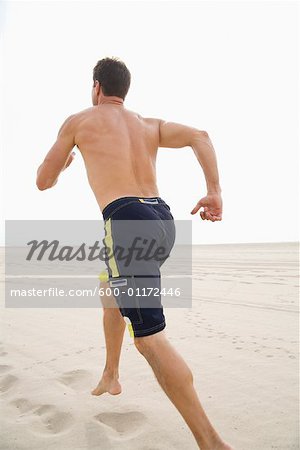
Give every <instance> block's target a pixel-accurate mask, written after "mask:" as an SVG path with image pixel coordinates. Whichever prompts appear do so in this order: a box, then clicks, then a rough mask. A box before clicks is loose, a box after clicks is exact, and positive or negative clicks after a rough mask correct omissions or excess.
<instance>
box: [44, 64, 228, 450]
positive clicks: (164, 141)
mask: <svg viewBox="0 0 300 450" xmlns="http://www.w3.org/2000/svg"><path fill="white" fill-rule="evenodd" d="M130 79H131V76H130V72H129V70H128V69H127V67H126V65H125V64H124V63H123V62H122V61H120V60H119V59H117V58H104V59H102V60H100V61H98V63H97V65H96V66H95V68H94V71H93V88H92V103H93V106H92V107H91V108H88V109H85V110H83V111H81V112H79V113H77V114H74V115H71V116H70V117H68V118H67V120H66V121H65V122H64V123H63V125H62V127H61V128H60V130H59V133H58V137H57V140H56V142H55V144H54V145H53V147H52V148H51V149H50V151H49V152H48V154H47V155H46V157H45V160H44V162H43V163H42V164H41V166H40V167H39V168H38V173H37V181H36V183H37V186H38V188H39V189H40V190H45V189H49V188H51V187H52V186H54V185H55V184H56V183H57V180H58V176H59V174H60V173H61V172H62V171H63V170H64V169H66V168H67V167H68V166H69V165H70V164H71V162H72V161H73V159H74V153H73V152H72V149H73V147H74V146H75V145H77V147H78V148H79V150H80V152H81V154H82V156H83V159H84V162H85V166H86V170H87V175H88V179H89V183H90V186H91V188H92V190H93V192H94V195H95V197H96V199H97V202H98V204H99V208H100V210H101V211H102V214H103V219H104V221H105V225H106V230H105V232H106V238H105V239H106V243H108V242H112V240H113V239H117V238H118V237H117V236H115V235H114V231H113V227H112V224H114V223H116V220H118V219H129V220H131V219H139V220H143V219H146V220H148V219H149V220H152V219H156V222H158V221H159V222H160V223H166V224H167V223H168V224H169V225H171V224H173V222H174V221H173V216H172V214H171V212H170V207H169V206H168V205H167V204H166V203H165V202H164V200H163V199H162V198H161V197H160V196H159V191H158V187H157V184H156V168H155V165H156V156H157V151H158V148H159V147H168V148H179V147H186V146H189V147H191V148H192V149H193V151H194V153H195V155H196V157H197V160H198V161H199V163H200V165H201V167H202V169H203V172H204V175H205V179H206V185H207V195H206V196H205V197H203V198H201V200H199V201H198V202H197V204H196V205H195V207H194V208H193V210H192V211H191V214H196V213H197V212H198V211H199V210H200V208H201V207H203V208H204V209H203V210H201V211H200V217H201V218H202V219H203V220H209V221H212V222H215V221H220V220H222V198H221V188H220V185H219V176H218V169H217V160H216V155H215V151H214V148H213V145H212V143H211V141H210V138H209V136H208V134H207V133H206V132H205V131H201V130H198V129H196V128H193V127H188V126H185V125H181V124H178V123H173V122H166V121H164V120H161V119H156V118H144V117H142V116H140V115H139V114H137V113H135V112H132V111H129V110H127V109H126V108H125V107H124V99H125V97H126V94H127V92H128V89H129V86H130ZM157 219H162V220H157ZM114 220H115V222H114ZM173 225H174V224H173ZM153 226H154V222H153ZM163 231H164V234H163V235H164V236H165V237H168V236H170V233H168V232H166V230H163ZM157 234H158V233H157ZM171 234H172V233H171ZM161 235H162V234H161ZM168 245H169V249H170V248H172V245H173V238H172V242H169V244H168ZM156 269H157V270H158V271H159V268H155V270H156ZM108 272H109V279H110V282H116V283H118V282H120V276H121V275H122V274H120V267H119V266H118V263H117V262H116V261H113V260H111V261H110V262H109V264H108ZM132 278H134V277H132ZM132 278H130V279H132ZM124 279H125V278H123V279H121V282H123V281H124ZM157 279H158V278H157ZM126 282H127V281H126ZM135 282H136V281H135ZM101 286H102V287H104V288H106V287H108V286H111V284H109V282H102V283H101ZM104 292H105V291H104ZM110 300H111V299H109V298H106V299H104V300H102V301H103V304H104V305H105V301H107V303H109V301H110ZM126 314H127V315H128V317H129V318H130V320H131V323H132V327H133V332H134V343H135V345H136V348H137V349H138V351H139V352H140V353H141V354H142V355H143V356H144V357H145V358H146V360H147V361H148V363H149V365H150V366H151V367H152V370H153V372H154V374H155V376H156V379H157V380H158V382H159V384H160V386H161V387H162V389H163V390H164V391H165V393H166V395H167V396H168V397H169V399H170V400H171V402H172V403H173V404H174V405H175V407H176V408H177V409H178V411H179V412H180V414H181V415H182V417H183V418H184V420H185V421H186V423H187V425H188V426H189V428H190V430H191V431H192V433H193V435H194V437H195V439H196V441H197V444H198V446H199V448H201V450H218V449H224V450H232V447H230V446H229V445H228V444H226V443H225V442H224V441H223V440H222V439H221V437H220V436H219V435H218V433H217V432H216V430H215V429H214V428H213V426H212V424H211V423H210V421H209V419H208V417H207V416H206V414H205V412H204V410H203V408H202V406H201V403H200V401H199V398H198V396H197V393H196V391H195V389H194V386H193V375H192V372H191V370H190V368H189V367H188V366H187V364H186V362H185V361H184V360H183V358H182V357H181V356H180V355H179V354H178V353H177V351H176V350H175V349H174V348H173V347H172V345H171V344H170V342H169V340H168V339H167V337H166V335H165V332H164V328H165V326H166V324H165V320H164V315H163V311H162V307H161V305H155V307H153V308H151V309H145V310H143V309H142V308H141V309H139V308H138V306H137V308H134V307H131V308H129V309H128V308H127V309H126V308H125V309H124V308H123V309H122V308H121V307H120V308H118V307H114V308H111V307H107V308H106V307H105V306H104V307H103V326H104V333H105V341H106V365H105V368H104V371H103V374H102V377H101V380H100V382H99V384H98V385H97V387H96V388H95V389H94V390H93V391H92V394H93V395H101V394H103V393H104V392H108V393H110V394H112V395H117V394H120V392H121V385H120V383H119V360H120V352H121V346H122V341H123V335H124V331H125V328H126V323H125V321H124V318H123V316H126Z"/></svg>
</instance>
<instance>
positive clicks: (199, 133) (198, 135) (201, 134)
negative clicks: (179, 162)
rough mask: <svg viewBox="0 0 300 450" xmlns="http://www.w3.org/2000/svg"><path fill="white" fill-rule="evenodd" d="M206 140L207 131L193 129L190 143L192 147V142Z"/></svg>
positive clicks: (207, 137)
mask: <svg viewBox="0 0 300 450" xmlns="http://www.w3.org/2000/svg"><path fill="white" fill-rule="evenodd" d="M207 139H209V135H208V132H207V131H204V130H198V129H195V130H194V131H193V133H192V136H191V143H192V145H193V143H194V142H197V141H203V140H207Z"/></svg>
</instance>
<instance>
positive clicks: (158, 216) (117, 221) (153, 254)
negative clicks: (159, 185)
mask: <svg viewBox="0 0 300 450" xmlns="http://www.w3.org/2000/svg"><path fill="white" fill-rule="evenodd" d="M102 215H103V220H104V231H105V237H104V239H103V244H104V249H105V254H106V255H105V263H106V266H107V272H108V282H109V286H110V288H111V291H112V294H113V296H114V298H115V299H116V302H117V305H118V307H119V310H120V312H121V314H122V316H123V317H127V322H128V324H129V330H131V335H132V336H134V337H142V336H148V335H151V334H155V333H157V332H159V331H161V330H163V329H164V328H165V326H166V321H165V316H164V313H163V306H162V303H161V274H160V267H161V265H162V264H163V263H164V262H165V260H166V259H167V258H168V257H169V256H170V252H171V250H172V248H173V245H174V242H175V236H176V232H175V224H174V217H173V216H172V214H171V211H170V207H169V205H167V203H166V202H165V201H164V200H163V199H162V198H161V197H151V198H149V197H120V198H118V199H116V200H113V201H112V202H111V203H109V204H108V205H107V206H105V208H104V209H103V211H102ZM125 320H126V319H125Z"/></svg>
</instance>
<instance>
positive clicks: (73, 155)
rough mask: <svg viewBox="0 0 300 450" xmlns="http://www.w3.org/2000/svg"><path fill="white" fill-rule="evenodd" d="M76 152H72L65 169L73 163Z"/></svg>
mask: <svg viewBox="0 0 300 450" xmlns="http://www.w3.org/2000/svg"><path fill="white" fill-rule="evenodd" d="M75 154H76V153H75V152H72V153H71V154H70V156H69V158H68V160H67V162H66V164H65V167H64V168H63V170H65V169H66V168H67V167H69V165H70V164H71V162H72V161H73V159H74V158H75Z"/></svg>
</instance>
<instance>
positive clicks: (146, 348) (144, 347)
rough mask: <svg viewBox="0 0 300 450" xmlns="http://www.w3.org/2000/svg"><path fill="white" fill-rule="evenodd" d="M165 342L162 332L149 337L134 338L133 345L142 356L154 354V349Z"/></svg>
mask: <svg viewBox="0 0 300 450" xmlns="http://www.w3.org/2000/svg"><path fill="white" fill-rule="evenodd" d="M162 340H166V336H165V333H164V330H162V331H159V332H158V333H155V334H151V335H149V336H142V337H135V338H134V344H135V346H136V348H137V349H138V351H139V352H140V353H141V354H142V355H146V354H148V353H150V352H151V353H152V352H155V348H156V347H157V346H158V345H160V344H161V342H162Z"/></svg>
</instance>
